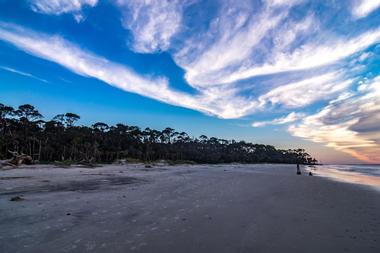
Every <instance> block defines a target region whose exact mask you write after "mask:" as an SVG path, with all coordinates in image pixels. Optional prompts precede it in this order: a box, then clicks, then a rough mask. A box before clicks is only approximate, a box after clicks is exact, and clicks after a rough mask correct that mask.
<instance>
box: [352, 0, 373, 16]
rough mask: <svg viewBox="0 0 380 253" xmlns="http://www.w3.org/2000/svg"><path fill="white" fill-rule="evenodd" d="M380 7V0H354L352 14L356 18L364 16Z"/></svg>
mask: <svg viewBox="0 0 380 253" xmlns="http://www.w3.org/2000/svg"><path fill="white" fill-rule="evenodd" d="M379 7H380V1H378V0H354V4H353V7H352V15H354V17H355V18H364V17H366V16H368V15H369V14H370V13H372V12H373V11H375V10H376V9H378V8H379Z"/></svg>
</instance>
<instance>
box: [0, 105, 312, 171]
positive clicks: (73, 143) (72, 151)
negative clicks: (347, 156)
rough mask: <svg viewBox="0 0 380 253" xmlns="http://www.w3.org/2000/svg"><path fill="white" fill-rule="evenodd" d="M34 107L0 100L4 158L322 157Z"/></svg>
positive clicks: (203, 159)
mask: <svg viewBox="0 0 380 253" xmlns="http://www.w3.org/2000/svg"><path fill="white" fill-rule="evenodd" d="M43 118H44V117H43V116H42V115H41V113H40V112H39V111H38V110H37V109H36V108H35V107H34V106H32V105H30V104H24V105H20V106H18V108H16V109H15V108H13V107H11V106H7V105H4V104H1V103H0V159H7V158H9V157H10V156H11V152H17V153H19V154H26V155H29V156H31V157H32V158H33V159H34V160H36V161H40V162H54V161H71V162H89V163H111V162H114V161H117V160H121V159H127V160H128V159H129V160H131V159H134V160H135V159H138V160H140V161H147V162H149V161H157V160H169V161H192V162H195V163H232V162H236V163H303V164H315V163H317V160H315V159H314V158H313V157H311V156H310V155H309V154H308V153H306V152H305V150H304V149H289V150H282V149H276V148H275V147H273V146H271V145H263V144H254V143H249V142H245V141H235V140H224V139H219V138H215V137H210V138H209V137H207V136H205V135H201V136H199V137H198V138H194V137H190V136H189V135H188V134H187V133H185V132H177V131H175V130H174V129H172V128H169V127H167V128H165V129H164V130H162V131H159V130H155V129H151V128H145V129H143V130H142V129H140V128H139V127H137V126H128V125H125V124H116V125H114V126H109V125H107V124H106V123H102V122H97V123H95V124H93V125H92V126H77V125H76V124H75V123H76V122H77V121H78V120H79V119H80V116H79V115H77V114H74V113H65V114H58V115H57V116H55V117H54V118H53V119H51V120H46V121H45V120H43Z"/></svg>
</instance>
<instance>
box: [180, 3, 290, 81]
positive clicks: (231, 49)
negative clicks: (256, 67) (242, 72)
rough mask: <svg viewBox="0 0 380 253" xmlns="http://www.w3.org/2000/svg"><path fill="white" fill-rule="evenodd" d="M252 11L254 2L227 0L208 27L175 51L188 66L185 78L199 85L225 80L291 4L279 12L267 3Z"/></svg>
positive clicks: (181, 64)
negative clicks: (260, 9) (259, 9)
mask: <svg viewBox="0 0 380 253" xmlns="http://www.w3.org/2000/svg"><path fill="white" fill-rule="evenodd" d="M262 8H263V10H262V11H261V12H260V13H259V14H257V13H256V14H255V15H252V13H253V12H254V11H257V10H254V9H253V6H252V5H251V4H250V3H249V2H247V1H239V2H236V1H225V2H223V4H222V7H221V8H220V10H219V12H218V16H217V17H216V18H214V20H213V21H212V22H211V24H210V27H209V31H207V33H206V34H203V35H202V36H196V38H194V39H192V38H190V42H189V43H186V44H185V45H181V46H180V48H179V50H178V51H177V52H175V54H174V59H175V60H176V62H177V64H179V65H180V66H181V67H183V68H184V69H185V70H186V76H185V77H186V80H187V81H188V82H189V83H190V84H192V85H196V86H205V85H212V84H216V83H225V82H223V78H225V76H227V75H229V74H231V71H232V70H231V69H229V68H230V67H236V66H237V65H242V64H244V62H245V60H247V59H248V58H250V57H251V55H252V53H253V50H254V49H255V48H256V47H257V46H258V45H259V44H260V42H261V41H262V39H263V38H264V37H265V36H267V35H268V33H270V31H271V30H272V29H274V28H275V27H276V26H277V25H278V24H279V23H280V22H281V21H283V20H284V19H285V18H286V16H287V13H288V8H289V7H288V6H287V7H284V8H283V11H281V12H277V11H275V10H274V9H272V8H271V7H268V6H264V7H262Z"/></svg>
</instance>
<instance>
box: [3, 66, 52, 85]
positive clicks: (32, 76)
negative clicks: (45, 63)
mask: <svg viewBox="0 0 380 253" xmlns="http://www.w3.org/2000/svg"><path fill="white" fill-rule="evenodd" d="M0 69H2V70H4V71H8V72H11V73H15V74H17V75H21V76H26V77H29V78H32V79H35V80H38V81H41V82H43V83H49V82H48V81H47V80H45V79H42V78H39V77H36V76H35V75H32V74H30V73H27V72H24V71H20V70H17V69H14V68H10V67H6V66H0Z"/></svg>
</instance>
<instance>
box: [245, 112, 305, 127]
mask: <svg viewBox="0 0 380 253" xmlns="http://www.w3.org/2000/svg"><path fill="white" fill-rule="evenodd" d="M305 116H306V115H305V114H304V113H297V112H291V113H289V114H288V115H286V116H283V117H281V118H277V119H273V120H269V121H257V122H253V123H252V126H253V127H264V126H267V125H283V124H288V123H292V122H294V121H298V120H300V119H302V118H303V117H305Z"/></svg>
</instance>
